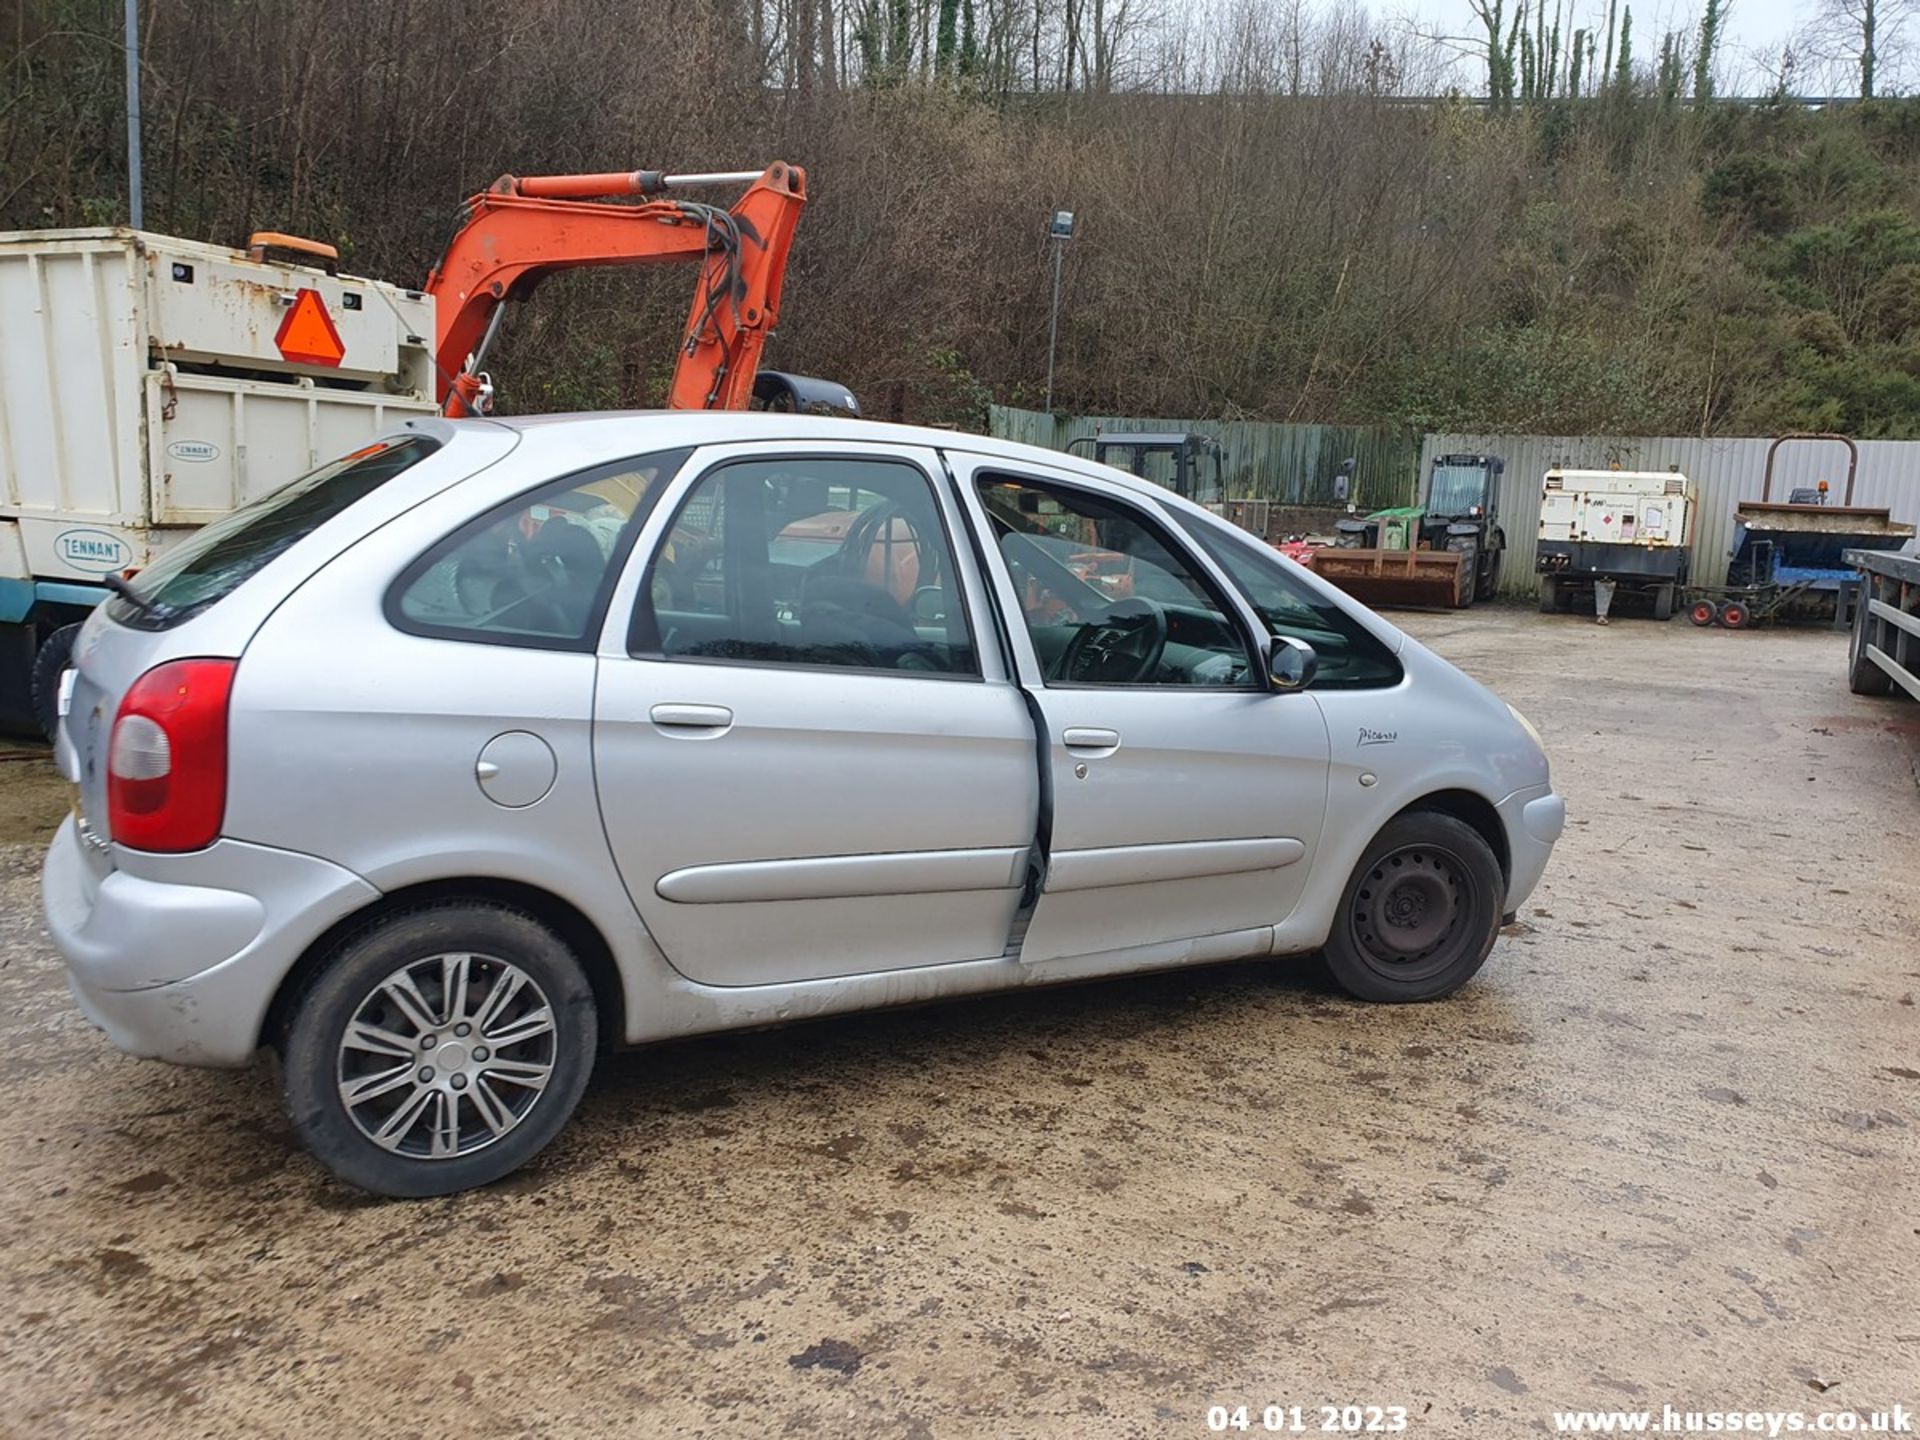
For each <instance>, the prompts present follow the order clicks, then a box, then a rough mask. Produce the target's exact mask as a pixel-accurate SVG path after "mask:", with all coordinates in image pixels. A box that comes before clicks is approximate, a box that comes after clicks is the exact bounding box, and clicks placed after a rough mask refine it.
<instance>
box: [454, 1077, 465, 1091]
mask: <svg viewBox="0 0 1920 1440" xmlns="http://www.w3.org/2000/svg"><path fill="white" fill-rule="evenodd" d="M453 1088H454V1089H456V1090H464V1089H466V1088H467V1077H466V1076H464V1075H456V1076H454V1077H453Z"/></svg>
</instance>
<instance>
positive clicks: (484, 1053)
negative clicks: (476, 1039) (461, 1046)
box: [473, 1045, 493, 1060]
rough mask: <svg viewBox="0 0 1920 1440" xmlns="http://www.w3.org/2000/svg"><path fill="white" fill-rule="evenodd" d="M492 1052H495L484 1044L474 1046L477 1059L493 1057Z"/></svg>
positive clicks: (474, 1054)
mask: <svg viewBox="0 0 1920 1440" xmlns="http://www.w3.org/2000/svg"><path fill="white" fill-rule="evenodd" d="M492 1053H493V1052H492V1051H490V1050H488V1049H487V1047H486V1046H484V1045H476V1046H474V1047H473V1058H474V1059H476V1060H486V1059H488V1058H490V1057H491V1055H492Z"/></svg>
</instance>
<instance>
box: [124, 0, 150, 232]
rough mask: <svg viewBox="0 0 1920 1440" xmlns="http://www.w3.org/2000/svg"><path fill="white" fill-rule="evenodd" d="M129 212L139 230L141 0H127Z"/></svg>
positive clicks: (142, 212) (141, 205)
mask: <svg viewBox="0 0 1920 1440" xmlns="http://www.w3.org/2000/svg"><path fill="white" fill-rule="evenodd" d="M126 47H127V215H128V217H129V219H130V220H131V221H132V224H133V228H134V229H136V230H138V229H140V228H141V227H142V222H143V221H144V220H145V219H146V203H145V200H144V198H143V197H142V195H141V193H140V0H126Z"/></svg>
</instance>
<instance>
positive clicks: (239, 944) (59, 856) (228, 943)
mask: <svg viewBox="0 0 1920 1440" xmlns="http://www.w3.org/2000/svg"><path fill="white" fill-rule="evenodd" d="M115 854H116V857H118V858H119V860H120V862H121V863H120V864H119V866H118V867H117V868H114V869H111V870H108V871H107V873H106V874H105V875H99V874H97V873H96V871H95V869H94V867H93V865H92V864H90V863H89V859H88V856H87V855H86V853H85V851H84V850H83V848H82V842H81V840H80V837H79V835H78V833H77V831H76V828H75V824H74V821H73V818H72V817H71V816H69V817H68V818H67V819H66V820H65V821H64V822H62V824H61V826H60V830H59V833H58V834H56V835H55V836H54V838H53V844H52V845H51V846H50V847H49V848H48V850H47V859H46V864H45V867H44V868H43V870H42V873H41V892H42V897H43V904H44V906H45V910H46V918H47V930H48V932H49V934H50V935H51V936H52V938H53V943H54V946H55V947H56V948H57V949H58V950H59V951H60V953H61V955H62V956H63V957H64V958H65V959H66V962H67V983H68V986H69V988H71V990H72V991H73V995H74V999H75V1000H76V1001H78V1002H79V1005H80V1008H81V1009H82V1010H83V1011H84V1012H85V1013H86V1015H87V1018H88V1019H90V1020H92V1021H93V1023H94V1024H96V1025H98V1026H99V1027H100V1028H101V1029H102V1030H104V1031H106V1033H107V1038H108V1039H110V1040H111V1041H112V1042H113V1043H114V1044H115V1045H116V1046H117V1047H119V1048H120V1049H122V1050H124V1051H126V1052H127V1053H128V1054H130V1055H139V1056H142V1057H145V1058H149V1059H158V1060H170V1061H173V1062H175V1063H177V1064H182V1065H225V1066H233V1065H243V1064H245V1063H246V1062H247V1060H248V1059H249V1058H250V1057H251V1056H252V1055H253V1052H254V1051H255V1050H256V1049H257V1048H258V1047H259V1041H260V1031H261V1025H262V1023H263V1021H264V1020H265V1018H266V1013H267V1007H268V1006H269V1005H270V1004H271V1003H272V1001H273V996H274V993H275V991H276V990H278V988H279V986H280V982H281V981H282V980H283V979H284V978H285V977H286V974H287V972H288V970H290V969H291V968H292V966H293V964H294V962H295V961H296V960H297V959H298V958H299V957H300V955H301V954H302V953H304V952H305V950H306V948H307V947H308V946H309V945H311V944H312V943H313V942H314V941H315V940H316V939H318V938H319V937H320V936H321V935H322V934H323V933H325V931H326V930H327V928H328V927H329V926H331V925H333V924H334V923H335V922H337V921H338V920H341V919H344V918H345V917H346V916H347V915H350V914H351V913H353V911H355V910H357V909H359V908H360V907H361V906H363V905H365V904H366V903H367V902H368V901H370V900H373V899H375V898H377V896H378V894H379V892H378V891H377V890H375V889H374V887H373V886H371V885H369V884H368V883H367V882H366V881H364V880H362V879H361V878H360V877H359V876H357V875H354V874H353V873H352V872H350V871H347V870H343V869H341V868H340V867H339V866H337V865H333V864H330V863H329V862H327V861H325V860H320V859H317V858H315V857H314V856H311V855H300V854H296V853H294V852H292V851H288V850H275V849H270V848H268V847H266V846H261V845H248V844H245V843H243V842H241V841H237V840H221V841H217V842H216V843H215V844H213V845H212V846H210V847H208V848H207V849H205V850H202V851H198V852H196V853H194V854H192V855H170V856H160V855H139V856H132V855H129V854H127V853H126V852H123V851H116V852H115Z"/></svg>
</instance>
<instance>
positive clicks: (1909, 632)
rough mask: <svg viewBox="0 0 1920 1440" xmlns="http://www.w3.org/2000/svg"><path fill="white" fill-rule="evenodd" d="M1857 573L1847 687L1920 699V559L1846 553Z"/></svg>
mask: <svg viewBox="0 0 1920 1440" xmlns="http://www.w3.org/2000/svg"><path fill="white" fill-rule="evenodd" d="M1845 559H1846V563H1847V564H1849V565H1851V566H1852V567H1853V568H1854V569H1855V570H1857V571H1858V572H1859V573H1860V586H1859V590H1858V601H1857V603H1856V604H1855V606H1854V610H1853V631H1852V634H1853V639H1852V643H1851V644H1849V645H1848V647H1847V688H1848V689H1849V690H1851V691H1853V693H1854V694H1856V695H1887V694H1891V693H1892V692H1893V689H1894V687H1895V686H1898V687H1899V688H1900V689H1902V690H1904V691H1906V692H1907V694H1908V695H1909V696H1911V697H1912V698H1913V699H1915V700H1920V555H1902V554H1896V553H1894V552H1892V551H1887V550H1849V551H1847V552H1846V555H1845Z"/></svg>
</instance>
